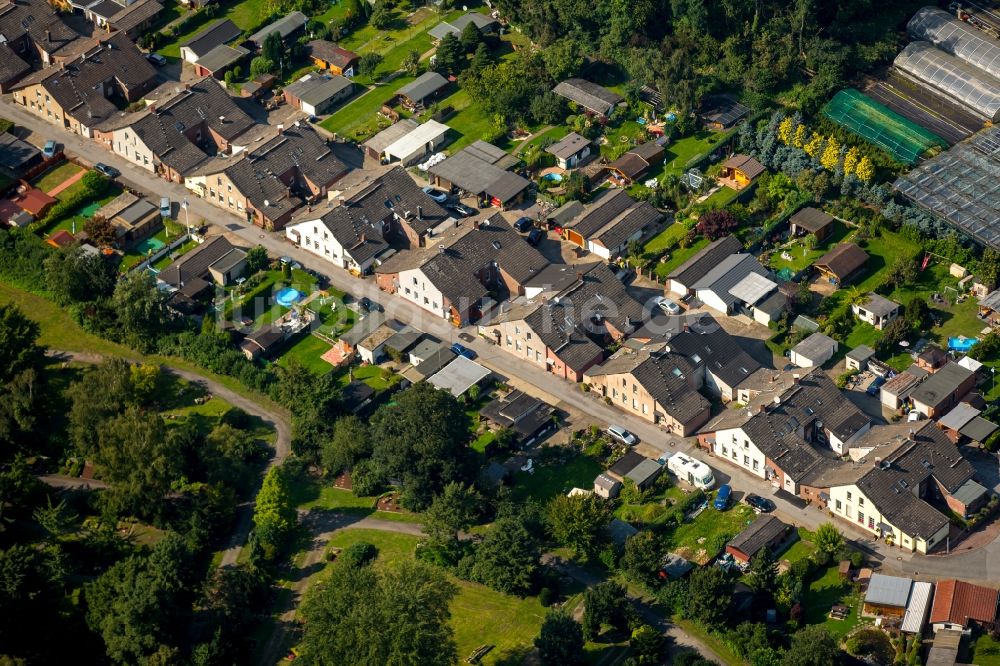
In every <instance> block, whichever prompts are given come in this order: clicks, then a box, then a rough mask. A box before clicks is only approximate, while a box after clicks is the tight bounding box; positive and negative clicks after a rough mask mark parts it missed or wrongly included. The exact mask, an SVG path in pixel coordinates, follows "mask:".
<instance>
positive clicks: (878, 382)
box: [865, 377, 885, 396]
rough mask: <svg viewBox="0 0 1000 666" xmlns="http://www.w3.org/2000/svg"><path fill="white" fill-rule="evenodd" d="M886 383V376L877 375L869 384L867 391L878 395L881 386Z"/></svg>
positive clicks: (872, 394)
mask: <svg viewBox="0 0 1000 666" xmlns="http://www.w3.org/2000/svg"><path fill="white" fill-rule="evenodd" d="M882 384H885V377H876V378H875V379H874V380H873V381H872V383H871V384H869V385H868V389H867V390H866V391H865V393H867V394H868V395H870V396H876V395H878V390H879V388H881V387H882Z"/></svg>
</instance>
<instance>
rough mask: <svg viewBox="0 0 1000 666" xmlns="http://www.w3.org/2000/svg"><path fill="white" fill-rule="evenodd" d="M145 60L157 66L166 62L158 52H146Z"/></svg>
mask: <svg viewBox="0 0 1000 666" xmlns="http://www.w3.org/2000/svg"><path fill="white" fill-rule="evenodd" d="M146 60H148V61H149V62H151V63H153V64H154V65H156V66H157V67H163V66H164V65H166V64H167V59H166V58H164V57H163V56H161V55H160V54H159V53H147V54H146Z"/></svg>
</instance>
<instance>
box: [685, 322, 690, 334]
mask: <svg viewBox="0 0 1000 666" xmlns="http://www.w3.org/2000/svg"><path fill="white" fill-rule="evenodd" d="M690 330H691V327H690V326H688V325H687V322H684V332H685V333H687V332H688V331H690Z"/></svg>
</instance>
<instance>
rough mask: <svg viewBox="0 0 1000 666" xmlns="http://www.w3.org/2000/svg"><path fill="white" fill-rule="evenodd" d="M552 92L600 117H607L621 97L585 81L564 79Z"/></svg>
mask: <svg viewBox="0 0 1000 666" xmlns="http://www.w3.org/2000/svg"><path fill="white" fill-rule="evenodd" d="M552 91H553V92H554V93H556V94H557V95H561V96H562V97H565V98H566V99H568V100H570V101H571V102H576V103H577V104H579V105H580V106H582V107H584V108H585V109H588V110H590V111H593V112H594V113H599V114H601V115H607V114H608V113H609V112H610V111H611V107H613V106H614V105H615V104H617V103H618V102H620V101H622V96H621V95H619V94H617V93H613V92H611V91H610V90H608V89H607V88H605V87H604V86H600V85H598V84H596V83H591V82H590V81H587V80H585V79H566V80H565V81H563V82H561V83H559V84H557V85H556V87H555V88H553V89H552Z"/></svg>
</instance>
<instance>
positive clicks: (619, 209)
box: [567, 190, 635, 239]
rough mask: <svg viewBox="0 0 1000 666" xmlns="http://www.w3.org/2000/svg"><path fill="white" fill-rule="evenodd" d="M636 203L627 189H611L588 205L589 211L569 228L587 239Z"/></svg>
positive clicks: (568, 226) (569, 225)
mask: <svg viewBox="0 0 1000 666" xmlns="http://www.w3.org/2000/svg"><path fill="white" fill-rule="evenodd" d="M634 205H635V199H633V198H632V197H630V196H629V195H628V192H626V191H625V190H610V191H609V192H607V193H606V194H604V195H602V196H601V197H599V198H598V199H597V201H595V202H594V203H592V204H591V205H590V206H588V207H587V211H586V212H585V213H584V214H583V215H582V216H580V217H578V218H577V219H576V220H575V221H573V222H571V223H570V224H568V225H567V228H569V229H572V230H573V231H575V232H577V233H578V234H580V235H581V236H583V237H584V238H585V239H587V238H590V237H591V236H593V235H594V234H596V233H597V232H598V231H600V230H601V229H603V228H604V227H606V226H607V225H608V223H609V222H611V221H612V220H614V219H615V218H616V217H618V216H619V215H621V214H622V213H624V212H625V211H626V210H628V209H629V208H631V207H632V206H634Z"/></svg>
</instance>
